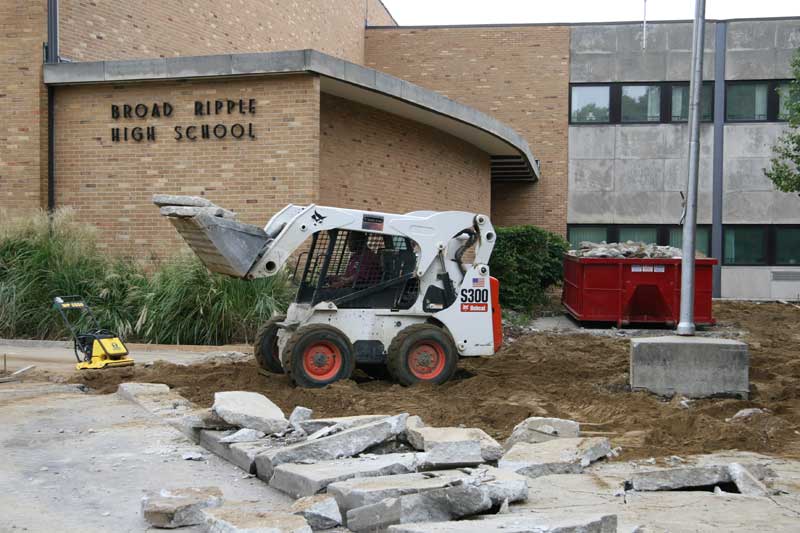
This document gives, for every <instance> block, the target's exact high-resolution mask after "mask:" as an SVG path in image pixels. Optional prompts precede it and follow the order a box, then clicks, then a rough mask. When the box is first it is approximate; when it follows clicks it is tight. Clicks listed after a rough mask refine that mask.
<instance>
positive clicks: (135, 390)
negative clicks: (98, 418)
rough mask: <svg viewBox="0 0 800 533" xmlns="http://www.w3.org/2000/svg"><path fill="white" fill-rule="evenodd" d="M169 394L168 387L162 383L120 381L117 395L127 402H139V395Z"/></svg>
mask: <svg viewBox="0 0 800 533" xmlns="http://www.w3.org/2000/svg"><path fill="white" fill-rule="evenodd" d="M161 394H169V387H168V386H167V385H165V384H163V383H120V385H119V387H117V396H119V397H120V398H124V399H126V400H128V401H129V402H133V403H139V402H138V400H137V398H139V397H140V396H153V395H156V396H157V395H161Z"/></svg>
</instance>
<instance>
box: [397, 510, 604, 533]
mask: <svg viewBox="0 0 800 533" xmlns="http://www.w3.org/2000/svg"><path fill="white" fill-rule="evenodd" d="M388 531H389V532H390V533H486V532H487V531H502V532H503V533H617V515H588V516H586V515H580V514H576V513H571V515H570V516H569V517H555V518H551V517H548V516H546V515H544V514H543V513H512V514H509V515H503V516H487V517H485V518H484V517H481V519H480V520H460V521H457V522H427V523H421V524H401V525H394V526H390V527H389V528H388Z"/></svg>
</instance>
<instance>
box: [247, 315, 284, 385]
mask: <svg viewBox="0 0 800 533" xmlns="http://www.w3.org/2000/svg"><path fill="white" fill-rule="evenodd" d="M284 320H286V317H285V316H276V317H273V318H271V319H269V320H268V321H267V323H266V324H264V325H263V326H261V329H259V330H258V334H257V335H256V342H255V344H254V345H253V353H254V354H255V356H256V362H257V363H258V366H259V372H262V373H263V372H270V373H272V374H283V366H281V359H280V356H279V354H278V329H280V328H279V327H278V322H283V321H284Z"/></svg>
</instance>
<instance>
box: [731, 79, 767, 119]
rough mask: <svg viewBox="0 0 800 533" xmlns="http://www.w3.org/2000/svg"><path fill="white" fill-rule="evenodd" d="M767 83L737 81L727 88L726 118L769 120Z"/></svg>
mask: <svg viewBox="0 0 800 533" xmlns="http://www.w3.org/2000/svg"><path fill="white" fill-rule="evenodd" d="M767 89H768V85H767V84H766V83H735V84H729V85H728V86H727V89H726V91H727V92H726V94H727V101H726V104H725V119H726V120H767Z"/></svg>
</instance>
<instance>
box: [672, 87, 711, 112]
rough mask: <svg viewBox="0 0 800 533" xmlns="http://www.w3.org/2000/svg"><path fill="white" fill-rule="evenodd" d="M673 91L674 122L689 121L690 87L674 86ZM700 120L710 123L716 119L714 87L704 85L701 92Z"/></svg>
mask: <svg viewBox="0 0 800 533" xmlns="http://www.w3.org/2000/svg"><path fill="white" fill-rule="evenodd" d="M671 90H672V111H671V115H672V117H671V118H672V122H686V121H688V120H689V86H688V85H686V84H681V85H673V86H672V87H671ZM700 110H701V114H700V120H701V121H705V122H710V121H711V120H713V119H714V87H713V86H712V85H711V84H710V83H704V84H703V88H702V89H701V91H700Z"/></svg>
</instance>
